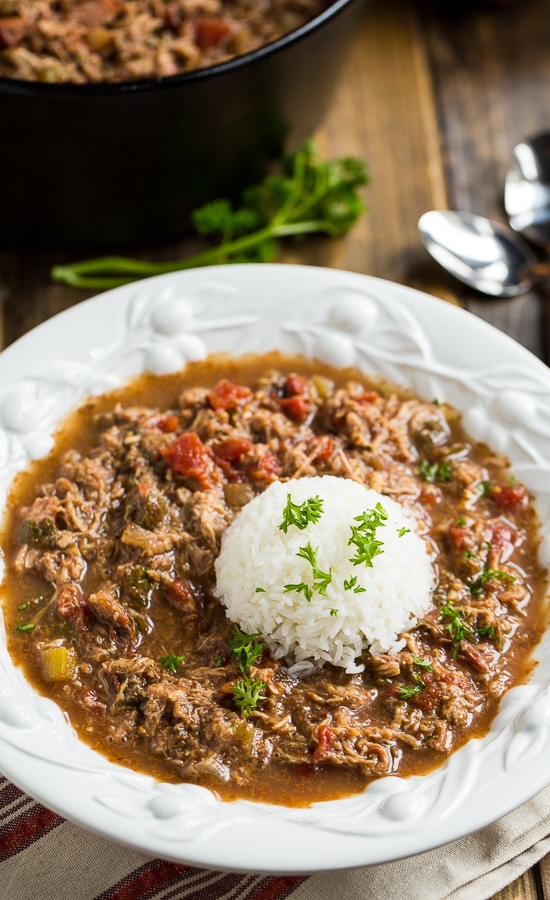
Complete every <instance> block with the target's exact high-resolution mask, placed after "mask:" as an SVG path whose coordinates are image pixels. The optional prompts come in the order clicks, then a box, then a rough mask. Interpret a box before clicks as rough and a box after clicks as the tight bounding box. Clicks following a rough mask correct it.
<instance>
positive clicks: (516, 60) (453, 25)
mask: <svg viewBox="0 0 550 900" xmlns="http://www.w3.org/2000/svg"><path fill="white" fill-rule="evenodd" d="M425 10H426V11H428V10H429V15H427V16H426V21H425V25H426V27H425V30H424V35H425V41H426V45H427V53H428V55H429V58H430V65H431V70H432V82H433V85H434V90H435V93H436V103H437V109H438V120H439V123H440V129H441V139H442V157H443V165H444V169H445V182H446V185H447V190H448V197H449V205H450V207H451V208H455V209H464V210H467V211H471V212H475V213H478V214H480V215H486V216H489V217H490V218H492V219H496V220H498V221H500V222H502V223H505V222H506V218H505V213H504V209H503V185H504V177H505V173H506V168H507V166H508V164H509V161H510V158H511V152H512V148H513V146H514V144H515V143H516V142H517V141H519V140H520V139H521V138H523V137H525V136H529V135H531V134H533V133H535V132H536V131H537V130H539V129H541V128H545V127H547V122H548V109H547V98H548V95H549V92H550V54H549V53H548V44H549V41H550V2H549V0H526V2H519V3H515V4H507V5H500V6H489V5H483V4H472V3H471V4H457V3H455V4H451V5H450V6H449V5H447V4H441V3H437V2H432V3H427V4H426V7H425ZM460 297H461V299H462V301H463V302H464V305H465V306H466V307H467V308H468V309H470V310H471V311H472V312H474V313H475V314H476V315H478V316H480V317H482V318H484V319H486V320H487V321H489V322H491V323H492V324H494V325H496V326H497V327H498V328H500V329H501V330H503V331H505V332H507V333H508V334H510V335H512V336H513V337H515V338H517V339H518V340H520V341H521V342H522V343H524V344H525V345H526V346H527V347H529V349H531V350H532V351H533V352H534V353H536V354H537V355H539V356H541V357H543V358H545V359H546V360H548V347H547V343H548V341H547V335H548V327H547V321H546V311H545V307H546V306H547V301H546V297H545V295H544V292H543V291H536V292H532V293H531V294H529V295H525V296H524V297H522V298H519V299H516V300H513V301H487V300H485V299H482V298H480V296H479V295H476V294H474V293H473V292H471V291H468V289H466V288H465V289H461V290H460Z"/></svg>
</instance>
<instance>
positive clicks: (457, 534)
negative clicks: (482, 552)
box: [448, 525, 472, 553]
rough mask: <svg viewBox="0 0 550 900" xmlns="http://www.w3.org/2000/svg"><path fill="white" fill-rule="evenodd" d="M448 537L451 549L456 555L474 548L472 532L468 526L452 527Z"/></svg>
mask: <svg viewBox="0 0 550 900" xmlns="http://www.w3.org/2000/svg"><path fill="white" fill-rule="evenodd" d="M448 536H449V543H450V545H451V548H452V549H453V550H454V551H455V553H461V552H462V551H463V550H467V549H468V547H471V546H472V532H471V531H470V529H469V528H468V526H467V525H451V526H450V528H449V531H448Z"/></svg>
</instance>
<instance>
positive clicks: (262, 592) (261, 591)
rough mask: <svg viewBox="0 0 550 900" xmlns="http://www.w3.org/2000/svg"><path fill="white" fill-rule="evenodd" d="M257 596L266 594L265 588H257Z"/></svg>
mask: <svg viewBox="0 0 550 900" xmlns="http://www.w3.org/2000/svg"><path fill="white" fill-rule="evenodd" d="M254 593H255V594H265V588H259V587H258V588H256V590H255V591H254Z"/></svg>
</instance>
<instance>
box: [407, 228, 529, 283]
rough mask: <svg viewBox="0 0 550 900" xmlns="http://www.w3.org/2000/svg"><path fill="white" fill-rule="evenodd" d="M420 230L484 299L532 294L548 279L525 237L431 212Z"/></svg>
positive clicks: (439, 256)
mask: <svg viewBox="0 0 550 900" xmlns="http://www.w3.org/2000/svg"><path fill="white" fill-rule="evenodd" d="M418 230H419V233H420V238H421V240H422V242H423V244H424V246H425V247H426V249H427V250H428V252H429V253H430V254H431V256H432V257H433V258H434V259H435V260H436V261H437V262H438V263H439V264H440V265H441V266H443V268H444V269H446V270H447V271H448V272H450V273H451V274H452V275H454V276H455V278H458V279H459V280H460V281H462V282H464V284H467V285H468V286H469V287H472V288H474V289H475V290H477V291H480V292H481V293H483V294H488V295H490V296H492V297H517V296H519V295H520V294H525V293H527V291H529V290H531V288H532V287H533V285H534V284H535V281H536V280H537V277H539V276H540V274H544V273H541V271H540V269H541V267H540V264H539V262H538V260H537V257H536V256H535V254H534V253H533V251H532V250H531V248H530V247H529V245H528V244H527V243H526V242H525V241H524V240H523V238H521V237H520V235H519V234H516V233H515V232H514V231H511V230H510V229H509V228H506V227H504V226H503V225H499V224H498V223H497V222H493V221H491V220H490V219H486V218H484V217H483V216H476V215H474V214H473V213H468V212H459V211H452V210H430V211H429V212H426V213H424V215H423V216H421V217H420V219H419V221H418ZM544 269H546V267H544Z"/></svg>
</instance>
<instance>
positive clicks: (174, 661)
mask: <svg viewBox="0 0 550 900" xmlns="http://www.w3.org/2000/svg"><path fill="white" fill-rule="evenodd" d="M184 659H185V656H176V654H175V653H168V655H167V656H159V659H158V661H159V663H160V664H161V666H162V668H163V669H167V670H168V672H171V673H172V675H176V674H177V672H178V669H179V668H180V666H181V664H182V662H183V661H184Z"/></svg>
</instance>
